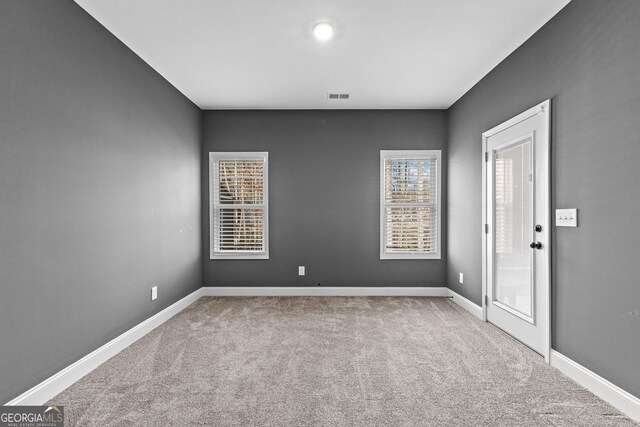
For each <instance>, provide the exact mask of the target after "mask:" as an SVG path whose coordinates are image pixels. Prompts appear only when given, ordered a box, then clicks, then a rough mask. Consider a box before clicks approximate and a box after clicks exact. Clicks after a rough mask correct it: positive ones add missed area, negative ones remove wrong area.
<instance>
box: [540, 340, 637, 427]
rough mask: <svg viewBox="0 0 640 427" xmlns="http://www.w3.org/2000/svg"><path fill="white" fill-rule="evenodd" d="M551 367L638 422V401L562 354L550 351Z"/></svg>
mask: <svg viewBox="0 0 640 427" xmlns="http://www.w3.org/2000/svg"><path fill="white" fill-rule="evenodd" d="M551 366H554V367H556V368H557V369H558V370H560V372H562V373H563V374H565V375H566V376H568V377H569V378H571V379H572V380H574V381H575V382H577V383H578V384H580V385H581V386H583V387H584V388H586V389H587V390H589V391H590V392H591V393H593V394H595V395H596V396H598V397H599V398H600V399H602V400H604V401H605V402H607V403H609V404H610V405H611V406H613V407H615V408H617V409H618V410H619V411H620V412H622V413H624V414H625V415H627V416H628V417H629V418H631V419H633V420H635V421H638V422H640V399H638V398H637V397H635V396H634V395H632V394H631V393H629V392H626V391H624V390H623V389H621V388H620V387H618V386H617V385H615V384H612V383H611V382H609V381H607V380H605V379H604V378H602V377H601V376H600V375H598V374H596V373H594V372H592V371H590V370H589V369H587V368H585V367H584V366H582V365H580V364H578V363H576V362H574V361H573V360H571V359H569V358H568V357H567V356H565V355H563V354H562V353H558V352H557V351H555V350H551Z"/></svg>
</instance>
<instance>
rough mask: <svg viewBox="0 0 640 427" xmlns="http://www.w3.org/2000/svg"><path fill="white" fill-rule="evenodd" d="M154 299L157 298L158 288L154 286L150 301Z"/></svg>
mask: <svg viewBox="0 0 640 427" xmlns="http://www.w3.org/2000/svg"><path fill="white" fill-rule="evenodd" d="M156 298H158V287H157V286H154V287H153V288H151V301H153V300H154V299H156Z"/></svg>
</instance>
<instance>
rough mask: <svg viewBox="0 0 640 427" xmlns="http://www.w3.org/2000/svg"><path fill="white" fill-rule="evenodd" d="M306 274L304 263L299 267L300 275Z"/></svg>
mask: <svg viewBox="0 0 640 427" xmlns="http://www.w3.org/2000/svg"><path fill="white" fill-rule="evenodd" d="M304 275H305V268H304V265H301V266H299V267H298V276H304Z"/></svg>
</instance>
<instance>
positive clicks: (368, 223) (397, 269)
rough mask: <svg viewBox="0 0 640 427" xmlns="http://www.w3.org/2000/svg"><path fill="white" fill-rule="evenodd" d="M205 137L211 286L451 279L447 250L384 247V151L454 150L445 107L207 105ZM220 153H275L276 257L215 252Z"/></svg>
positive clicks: (204, 184)
mask: <svg viewBox="0 0 640 427" xmlns="http://www.w3.org/2000/svg"><path fill="white" fill-rule="evenodd" d="M203 140H204V143H203V153H202V162H203V163H202V172H203V174H202V180H203V181H202V188H203V203H202V206H203V210H202V218H203V227H202V229H203V238H204V241H203V247H204V248H205V252H204V256H203V263H204V286H317V284H318V283H322V286H444V279H445V269H446V267H445V265H446V263H445V258H444V257H443V259H442V260H429V261H420V260H385V261H381V260H380V252H379V236H380V231H379V230H380V229H379V227H380V219H379V215H380V214H379V194H380V192H379V191H380V190H379V185H380V170H379V167H380V166H379V165H380V150H381V149H414V150H416V149H443V150H444V147H445V144H446V117H445V112H444V111H353V110H351V111H326V110H325V111H206V112H205V113H204V134H203ZM210 151H268V152H269V181H270V182H269V199H270V200H269V203H270V210H269V215H270V224H269V225H270V233H269V234H270V259H269V260H250V261H244V260H228V261H226V260H222V261H221V260H210V259H209V257H208V248H209V222H208V221H209V213H208V206H209V199H208V183H207V180H208V167H207V162H208V153H209V152H210ZM443 155H445V156H446V153H444V152H443ZM445 158H446V157H445ZM444 172H445V173H444V174H443V176H444V177H446V170H445V171H444ZM445 189H446V181H445V183H444V185H443V191H444V190H445ZM444 201H445V203H446V195H445V198H444ZM443 217H446V210H444V211H443ZM443 226H444V227H446V221H444V222H443ZM443 235H444V233H443ZM443 249H446V242H445V244H444V245H443ZM298 265H304V266H306V267H307V275H306V276H304V277H299V276H298Z"/></svg>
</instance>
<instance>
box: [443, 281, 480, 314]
mask: <svg viewBox="0 0 640 427" xmlns="http://www.w3.org/2000/svg"><path fill="white" fill-rule="evenodd" d="M447 296H450V297H451V298H453V302H455V303H456V304H458V305H459V306H460V307H462V308H464V309H465V310H467V311H468V312H469V313H471V314H473V315H474V316H475V317H477V318H478V319H480V320H483V319H482V317H483V316H482V307H480V306H479V305H478V304H476V303H474V302H471V301H470V300H468V299H466V298H465V297H463V296H462V295H460V294H459V293H456V292H454V291H452V290H451V289H448V288H447Z"/></svg>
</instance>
